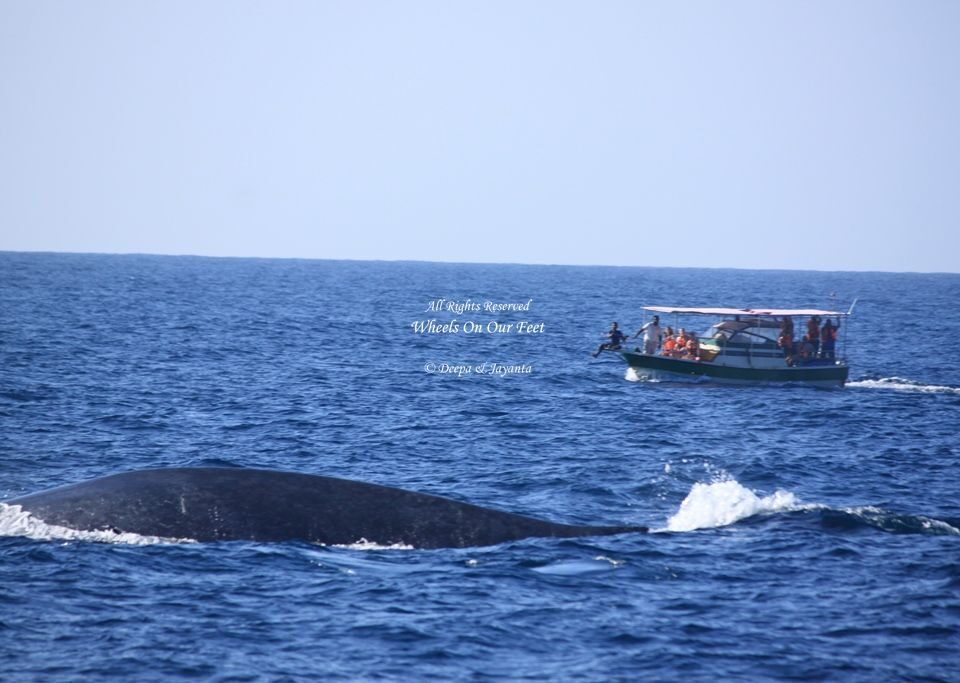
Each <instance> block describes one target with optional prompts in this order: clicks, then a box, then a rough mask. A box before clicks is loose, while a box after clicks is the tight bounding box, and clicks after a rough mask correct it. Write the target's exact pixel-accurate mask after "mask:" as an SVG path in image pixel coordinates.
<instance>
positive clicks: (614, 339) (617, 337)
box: [593, 322, 627, 358]
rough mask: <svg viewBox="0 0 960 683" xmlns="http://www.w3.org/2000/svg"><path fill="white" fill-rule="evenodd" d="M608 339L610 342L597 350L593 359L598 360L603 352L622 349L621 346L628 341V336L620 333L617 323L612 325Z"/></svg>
mask: <svg viewBox="0 0 960 683" xmlns="http://www.w3.org/2000/svg"><path fill="white" fill-rule="evenodd" d="M607 338H608V339H609V340H610V341H608V342H604V343H603V344H601V345H600V346H598V347H597V350H596V351H594V352H593V357H594V358H596V357H597V356H599V355H600V352H601V351H617V350H619V349H620V345H621V344H622V343H623V342H625V341H626V340H627V335H625V334H624V333H623V332H621V331H620V329H619V328H618V327H617V323H616V322H612V323H610V331H609V332H607Z"/></svg>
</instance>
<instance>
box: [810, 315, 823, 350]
mask: <svg viewBox="0 0 960 683" xmlns="http://www.w3.org/2000/svg"><path fill="white" fill-rule="evenodd" d="M807 336H808V337H809V338H810V343H811V344H812V345H813V355H817V351H819V350H820V316H819V315H814V316H810V319H809V320H808V321H807Z"/></svg>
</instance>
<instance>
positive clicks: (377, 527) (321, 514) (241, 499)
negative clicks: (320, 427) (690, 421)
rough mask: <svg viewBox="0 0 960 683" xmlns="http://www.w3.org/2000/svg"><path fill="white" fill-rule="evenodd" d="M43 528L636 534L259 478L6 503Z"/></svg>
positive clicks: (96, 489)
mask: <svg viewBox="0 0 960 683" xmlns="http://www.w3.org/2000/svg"><path fill="white" fill-rule="evenodd" d="M7 503H8V504H10V505H19V506H21V507H22V508H23V509H24V510H26V511H28V512H30V513H31V515H32V516H34V517H36V518H38V519H41V520H42V521H44V522H45V523H47V524H55V525H59V526H65V527H69V528H72V529H78V530H84V531H87V530H89V531H96V530H113V531H118V532H131V533H136V534H141V535H144V536H159V537H164V538H178V539H181V538H189V539H193V540H196V541H202V542H206V541H230V540H251V541H290V540H301V541H308V542H312V543H322V544H326V545H349V544H353V543H357V542H361V541H367V542H370V543H375V544H378V545H386V546H390V545H404V546H412V547H415V548H444V547H452V548H463V547H469V546H482V545H493V544H497V543H503V542H506V541H512V540H517V539H521V538H527V537H532V536H542V537H573V536H592V535H608V534H617V533H624V532H628V531H646V529H645V528H644V527H627V526H577V525H568V524H557V523H553V522H548V521H545V520H540V519H536V518H533V517H526V516H523V515H517V514H513V513H509V512H501V511H498V510H492V509H489V508H484V507H480V506H477V505H471V504H469V503H463V502H459V501H455V500H451V499H449V498H443V497H440V496H434V495H430V494H425V493H416V492H413V491H406V490H404V489H398V488H393V487H389V486H381V485H377V484H368V483H365V482H359V481H352V480H347V479H337V478H334V477H324V476H318V475H312V474H301V473H294V472H281V471H274V470H260V469H232V468H169V469H153V470H139V471H135V472H124V473H120V474H113V475H109V476H105V477H100V478H98V479H92V480H90V481H85V482H80V483H78V484H71V485H68V486H61V487H58V488H55V489H50V490H47V491H41V492H39V493H35V494H31V495H26V496H22V497H19V498H15V499H12V500H9V501H7Z"/></svg>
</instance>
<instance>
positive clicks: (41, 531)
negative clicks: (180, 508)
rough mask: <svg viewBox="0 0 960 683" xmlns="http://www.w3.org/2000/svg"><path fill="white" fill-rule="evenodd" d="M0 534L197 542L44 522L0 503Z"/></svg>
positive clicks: (153, 542) (48, 538)
mask: <svg viewBox="0 0 960 683" xmlns="http://www.w3.org/2000/svg"><path fill="white" fill-rule="evenodd" d="M0 536H22V537H25V538H32V539H33V540H35V541H90V542H93V543H119V544H124V545H156V544H158V543H196V541H193V540H192V539H189V538H162V537H160V536H141V535H140V534H132V533H126V532H118V531H109V530H106V531H77V530H76V529H69V528H67V527H64V526H57V525H55V524H47V523H46V522H42V521H41V520H39V519H37V518H36V517H33V516H32V515H31V514H30V513H29V512H24V511H23V509H22V508H21V507H20V506H19V505H7V504H6V503H0Z"/></svg>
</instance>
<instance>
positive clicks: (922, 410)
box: [0, 253, 960, 682]
mask: <svg viewBox="0 0 960 683" xmlns="http://www.w3.org/2000/svg"><path fill="white" fill-rule="evenodd" d="M854 299H856V300H857V303H856V307H855V309H854V315H853V316H852V317H851V318H849V319H846V320H844V322H843V325H844V327H843V328H842V329H841V334H842V335H843V336H844V337H845V339H846V341H845V342H842V343H841V348H844V349H845V350H846V354H847V356H848V358H849V362H850V366H851V371H850V379H849V382H848V384H847V386H846V387H845V388H843V389H834V390H824V389H814V388H808V387H799V386H765V387H759V386H758V387H726V386H715V385H710V384H689V383H673V382H650V381H637V378H636V377H635V376H631V374H630V373H629V372H628V371H627V368H626V366H625V365H624V363H623V362H622V361H621V360H619V359H618V358H617V357H615V356H614V355H612V354H602V355H601V356H600V357H599V358H597V359H594V358H592V357H591V355H590V353H591V352H592V351H593V350H594V349H595V348H596V346H597V344H599V343H600V342H601V341H603V335H604V333H605V331H606V330H607V329H608V328H609V325H610V322H611V321H614V320H616V321H618V322H619V323H620V325H621V327H623V328H624V329H625V330H627V331H628V332H633V331H635V330H636V329H638V328H639V326H640V325H641V323H642V322H643V320H644V318H643V314H642V310H641V306H643V305H678V306H736V307H825V308H835V309H840V310H847V308H848V307H849V306H850V304H851V303H852V302H853V300H854ZM958 300H960V275H951V274H895V273H842V272H838V273H830V272H812V271H810V272H800V271H749V270H700V269H667V268H640V267H637V268H614V267H572V266H569V267H568V266H527V265H481V264H441V263H419V262H359V261H322V260H294V259H291V260H272V259H219V258H200V257H166V256H137V255H129V256H128V255H89V254H40V253H0V500H3V499H9V498H13V497H16V496H20V495H24V494H26V493H30V492H34V491H39V490H41V489H45V488H48V487H53V486H58V485H62V484H68V483H74V482H78V481H82V480H84V479H89V478H93V477H98V476H102V475H106V474H112V473H116V472H122V471H127V470H135V469H143V468H153V467H170V466H220V467H258V468H270V469H279V470H291V471H296V472H304V473H310V474H322V475H330V476H335V477H342V478H346V479H356V480H360V481H365V482H372V483H378V484H386V485H389V486H396V487H401V488H405V489H410V490H414V491H420V492H425V493H431V494H436V495H441V496H445V497H449V498H453V499H456V500H461V501H467V502H471V503H475V504H478V505H483V506H485V507H491V508H496V509H500V510H506V511H510V512H517V513H521V514H526V515H530V516H534V517H540V518H544V519H548V520H552V521H560V522H568V523H577V524H595V525H606V524H610V525H612V524H630V525H645V526H649V527H650V528H651V533H648V534H622V535H618V536H602V537H586V538H575V539H542V538H539V539H538V538H531V539H525V540H521V541H513V542H508V543H503V544H500V545H494V546H487V547H480V548H465V549H440V550H415V549H404V548H384V547H378V546H375V545H371V544H364V543H358V544H356V545H350V546H336V547H325V546H319V545H311V544H309V543H304V542H291V543H254V542H247V541H234V542H221V543H188V542H180V543H174V542H165V541H162V540H160V539H155V538H147V537H140V536H136V535H132V534H117V533H114V532H112V531H99V532H90V531H77V530H70V529H65V528H58V527H53V526H49V525H46V524H44V523H42V522H41V521H39V520H36V519H34V518H31V517H29V516H27V515H24V514H23V513H22V512H20V511H19V510H18V509H16V508H14V507H11V506H6V505H4V506H0V633H2V636H3V637H2V639H0V680H2V681H5V682H13V681H81V680H82V681H87V680H106V679H114V680H123V681H172V680H184V679H196V680H205V681H206V680H210V681H299V680H323V681H338V680H341V681H411V680H442V681H648V680H649V681H685V682H690V681H717V680H751V681H754V680H756V681H766V680H768V681H808V680H816V681H871V682H874V681H960V637H958V636H960V496H958V493H960V485H958V472H960V439H958V435H957V431H958V427H960V362H958V353H957V350H956V349H955V341H956V340H957V339H960V307H958V305H957V301H958ZM798 322H799V321H798ZM521 323H523V324H521ZM276 514H277V515H282V514H283V510H282V509H277V510H276ZM358 541H359V539H358Z"/></svg>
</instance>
